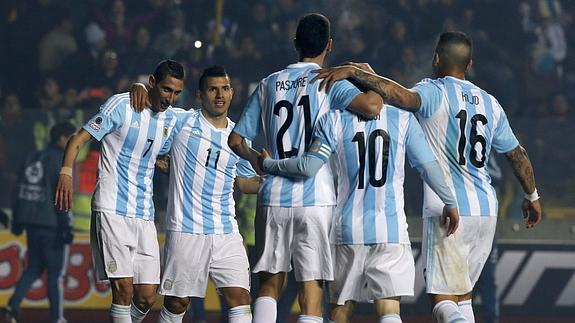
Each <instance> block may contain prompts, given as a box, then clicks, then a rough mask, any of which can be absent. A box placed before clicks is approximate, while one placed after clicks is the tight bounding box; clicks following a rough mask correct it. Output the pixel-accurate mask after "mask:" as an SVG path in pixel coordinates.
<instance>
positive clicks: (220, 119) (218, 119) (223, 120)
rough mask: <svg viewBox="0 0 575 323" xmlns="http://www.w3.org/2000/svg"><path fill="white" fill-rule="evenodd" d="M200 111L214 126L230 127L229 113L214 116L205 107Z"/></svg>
mask: <svg viewBox="0 0 575 323" xmlns="http://www.w3.org/2000/svg"><path fill="white" fill-rule="evenodd" d="M200 111H201V113H202V115H203V116H204V118H206V120H208V122H209V123H211V124H212V126H214V127H216V128H227V127H228V116H227V115H225V114H222V115H221V116H212V115H210V114H209V113H208V112H207V111H206V110H204V109H201V110H200Z"/></svg>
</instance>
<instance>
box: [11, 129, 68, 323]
mask: <svg viewBox="0 0 575 323" xmlns="http://www.w3.org/2000/svg"><path fill="white" fill-rule="evenodd" d="M75 131H76V129H75V128H74V126H72V125H71V124H69V123H59V124H57V125H55V126H54V127H52V129H50V145H49V146H48V147H47V148H46V149H44V150H41V151H34V152H31V153H30V154H29V155H28V157H27V158H26V163H25V164H24V167H23V168H22V170H21V171H20V173H19V178H18V190H17V194H16V198H15V201H14V205H13V210H12V211H13V213H12V214H13V221H12V233H14V234H16V235H20V234H21V233H22V230H26V240H27V245H28V265H27V267H26V269H25V270H24V272H23V273H22V276H21V277H20V280H19V281H18V283H16V287H15V289H14V294H13V295H12V297H11V298H10V300H9V301H8V306H6V308H5V309H4V316H5V317H6V318H7V319H10V320H11V322H14V321H16V322H19V321H20V303H21V302H22V300H23V299H24V297H25V295H26V293H27V292H28V290H29V289H30V287H31V286H32V283H34V282H35V281H36V279H38V278H40V276H41V275H42V273H43V272H44V271H47V272H48V299H49V301H50V322H51V323H63V322H66V320H65V319H64V308H63V305H64V304H63V303H64V290H63V289H64V287H63V284H62V283H63V279H64V274H65V272H66V271H65V268H66V265H67V262H68V250H69V245H70V243H72V240H73V237H74V236H73V234H72V222H71V213H69V212H68V211H61V210H57V209H56V208H55V206H54V196H55V195H56V184H57V183H58V176H59V173H60V163H61V161H62V157H63V156H64V148H65V147H66V143H67V142H68V139H69V138H70V136H72V134H74V132H75Z"/></svg>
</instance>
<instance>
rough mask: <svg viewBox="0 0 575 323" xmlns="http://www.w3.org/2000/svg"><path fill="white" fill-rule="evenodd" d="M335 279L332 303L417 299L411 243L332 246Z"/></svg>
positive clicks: (331, 283) (331, 290)
mask: <svg viewBox="0 0 575 323" xmlns="http://www.w3.org/2000/svg"><path fill="white" fill-rule="evenodd" d="M331 247H332V252H333V260H334V270H335V279H334V281H333V282H330V284H329V291H330V302H331V303H332V304H338V305H344V304H345V302H346V301H355V302H372V301H375V300H377V299H382V298H389V297H397V296H413V285H414V282H415V263H414V261H413V253H412V252H411V246H410V245H408V244H391V243H381V244H375V245H369V246H364V245H332V246H331Z"/></svg>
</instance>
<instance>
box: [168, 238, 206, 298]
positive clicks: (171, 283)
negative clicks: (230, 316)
mask: <svg viewBox="0 0 575 323" xmlns="http://www.w3.org/2000/svg"><path fill="white" fill-rule="evenodd" d="M211 257H212V235H205V234H191V233H184V232H177V231H167V232H166V239H165V244H164V271H163V274H162V280H161V283H160V287H159V290H158V292H159V293H160V294H161V295H168V296H175V297H205V294H206V288H207V286H208V275H209V264H210V261H211Z"/></svg>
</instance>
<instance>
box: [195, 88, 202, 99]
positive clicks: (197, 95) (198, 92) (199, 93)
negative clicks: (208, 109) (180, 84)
mask: <svg viewBox="0 0 575 323" xmlns="http://www.w3.org/2000/svg"><path fill="white" fill-rule="evenodd" d="M196 97H197V98H198V99H200V100H201V99H202V91H200V89H196Z"/></svg>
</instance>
